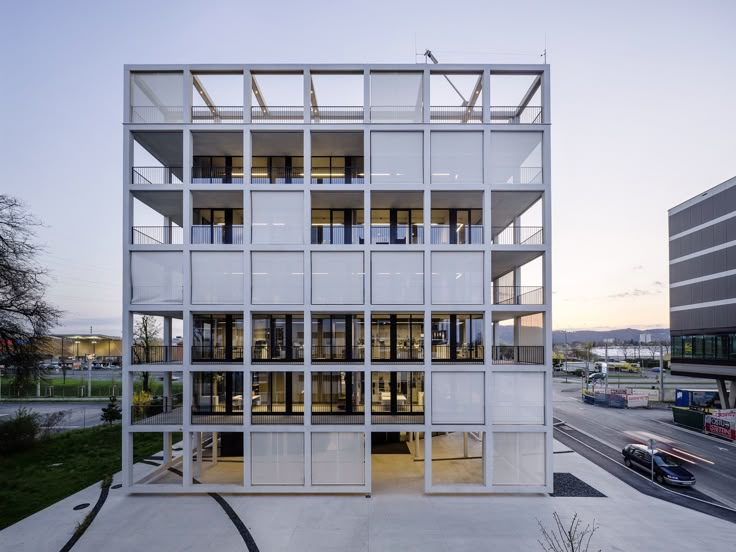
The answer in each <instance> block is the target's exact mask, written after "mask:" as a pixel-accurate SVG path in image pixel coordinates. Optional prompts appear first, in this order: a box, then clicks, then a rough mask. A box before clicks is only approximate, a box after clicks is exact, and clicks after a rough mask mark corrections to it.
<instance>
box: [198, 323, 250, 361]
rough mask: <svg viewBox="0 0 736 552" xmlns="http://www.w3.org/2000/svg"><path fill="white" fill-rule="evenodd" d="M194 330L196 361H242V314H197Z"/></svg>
mask: <svg viewBox="0 0 736 552" xmlns="http://www.w3.org/2000/svg"><path fill="white" fill-rule="evenodd" d="M192 331H193V337H194V339H193V343H194V345H192V360H193V361H194V362H223V361H236V362H242V360H243V317H242V315H233V314H195V315H194V317H193V328H192Z"/></svg>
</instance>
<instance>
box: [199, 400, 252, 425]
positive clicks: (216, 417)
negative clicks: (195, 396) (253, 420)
mask: <svg viewBox="0 0 736 552" xmlns="http://www.w3.org/2000/svg"><path fill="white" fill-rule="evenodd" d="M192 424H197V425H242V424H243V411H242V410H236V409H231V410H230V411H228V410H227V407H226V405H224V404H215V405H210V406H207V407H196V406H195V407H192Z"/></svg>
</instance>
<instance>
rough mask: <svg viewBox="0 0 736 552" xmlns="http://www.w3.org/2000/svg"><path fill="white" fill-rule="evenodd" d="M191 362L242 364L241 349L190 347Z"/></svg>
mask: <svg viewBox="0 0 736 552" xmlns="http://www.w3.org/2000/svg"><path fill="white" fill-rule="evenodd" d="M192 362H215V363H231V362H243V347H219V346H208V345H192Z"/></svg>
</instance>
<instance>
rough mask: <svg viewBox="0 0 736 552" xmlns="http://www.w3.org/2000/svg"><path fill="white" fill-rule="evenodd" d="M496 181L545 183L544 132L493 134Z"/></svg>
mask: <svg viewBox="0 0 736 552" xmlns="http://www.w3.org/2000/svg"><path fill="white" fill-rule="evenodd" d="M491 172H492V174H493V183H494V184H542V183H543V175H542V133H541V132H494V133H492V134H491Z"/></svg>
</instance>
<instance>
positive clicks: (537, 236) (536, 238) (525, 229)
mask: <svg viewBox="0 0 736 552" xmlns="http://www.w3.org/2000/svg"><path fill="white" fill-rule="evenodd" d="M492 235H493V244H494V245H544V229H543V228H542V227H541V226H506V227H499V226H494V227H493V229H492Z"/></svg>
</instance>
